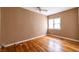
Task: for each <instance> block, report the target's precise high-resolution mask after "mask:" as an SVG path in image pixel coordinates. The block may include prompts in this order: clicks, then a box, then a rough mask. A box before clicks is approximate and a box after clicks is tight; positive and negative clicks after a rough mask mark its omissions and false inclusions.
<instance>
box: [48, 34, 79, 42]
mask: <svg viewBox="0 0 79 59" xmlns="http://www.w3.org/2000/svg"><path fill="white" fill-rule="evenodd" d="M47 35H49V36H54V37H58V38H62V39H67V40H71V41H75V42H79V40H77V39H71V38H67V37H63V36H58V35H54V34H47Z"/></svg>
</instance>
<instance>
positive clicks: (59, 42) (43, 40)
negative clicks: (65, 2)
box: [0, 7, 79, 52]
mask: <svg viewBox="0 0 79 59" xmlns="http://www.w3.org/2000/svg"><path fill="white" fill-rule="evenodd" d="M0 52H79V8H78V7H0Z"/></svg>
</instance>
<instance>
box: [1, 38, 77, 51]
mask: <svg viewBox="0 0 79 59" xmlns="http://www.w3.org/2000/svg"><path fill="white" fill-rule="evenodd" d="M0 52H79V42H74V41H71V40H67V39H60V38H56V37H51V36H44V37H40V38H37V39H33V40H30V41H26V42H23V43H20V44H17V45H12V46H9V47H5V48H0Z"/></svg>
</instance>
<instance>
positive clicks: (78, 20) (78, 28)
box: [78, 8, 79, 39]
mask: <svg viewBox="0 0 79 59" xmlns="http://www.w3.org/2000/svg"><path fill="white" fill-rule="evenodd" d="M78 39H79V8H78Z"/></svg>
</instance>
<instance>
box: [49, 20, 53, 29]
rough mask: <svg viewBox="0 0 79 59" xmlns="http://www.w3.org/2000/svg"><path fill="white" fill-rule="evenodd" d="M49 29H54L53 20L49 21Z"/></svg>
mask: <svg viewBox="0 0 79 59" xmlns="http://www.w3.org/2000/svg"><path fill="white" fill-rule="evenodd" d="M49 29H53V19H50V20H49Z"/></svg>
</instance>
